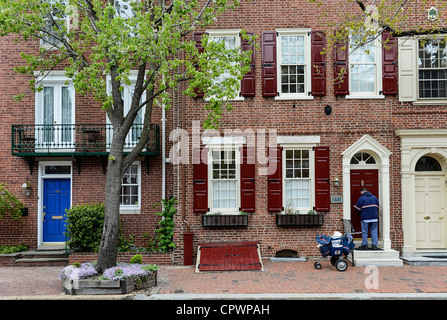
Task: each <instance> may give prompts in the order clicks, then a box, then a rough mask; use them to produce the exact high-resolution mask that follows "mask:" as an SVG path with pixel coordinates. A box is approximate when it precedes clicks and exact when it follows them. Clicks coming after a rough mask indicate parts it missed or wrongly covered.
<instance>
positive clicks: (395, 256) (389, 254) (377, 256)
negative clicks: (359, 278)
mask: <svg viewBox="0 0 447 320" xmlns="http://www.w3.org/2000/svg"><path fill="white" fill-rule="evenodd" d="M348 258H349V259H350V261H352V255H349V256H348ZM354 264H355V265H356V266H358V267H360V266H378V267H402V266H403V261H402V260H401V259H400V258H399V251H396V250H393V249H388V250H355V249H354Z"/></svg>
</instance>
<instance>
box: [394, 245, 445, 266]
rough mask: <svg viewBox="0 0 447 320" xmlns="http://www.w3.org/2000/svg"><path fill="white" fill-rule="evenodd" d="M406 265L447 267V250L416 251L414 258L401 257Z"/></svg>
mask: <svg viewBox="0 0 447 320" xmlns="http://www.w3.org/2000/svg"><path fill="white" fill-rule="evenodd" d="M401 259H402V260H403V262H404V263H405V264H409V265H413V266H447V250H444V249H439V250H437V249H434V250H433V249H432V250H429V249H427V250H416V251H415V252H414V255H413V256H412V257H405V256H404V257H401Z"/></svg>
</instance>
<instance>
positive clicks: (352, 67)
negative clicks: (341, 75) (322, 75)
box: [348, 35, 383, 98]
mask: <svg viewBox="0 0 447 320" xmlns="http://www.w3.org/2000/svg"><path fill="white" fill-rule="evenodd" d="M350 40H351V42H350V49H349V50H350V53H349V81H350V88H349V91H350V95H349V96H348V98H349V97H352V98H379V97H383V96H382V95H381V92H379V91H381V90H382V69H381V64H380V62H381V61H382V48H381V45H380V43H379V41H378V39H377V38H374V37H369V38H367V39H366V41H364V40H363V37H362V36H355V35H353V36H351V37H350Z"/></svg>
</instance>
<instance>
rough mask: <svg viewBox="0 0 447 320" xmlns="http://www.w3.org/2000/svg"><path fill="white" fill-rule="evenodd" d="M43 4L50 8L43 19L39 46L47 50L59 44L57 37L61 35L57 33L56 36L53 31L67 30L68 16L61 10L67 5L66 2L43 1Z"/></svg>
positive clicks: (57, 0)
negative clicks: (43, 23) (43, 24)
mask: <svg viewBox="0 0 447 320" xmlns="http://www.w3.org/2000/svg"><path fill="white" fill-rule="evenodd" d="M44 2H46V3H48V4H49V5H50V6H51V11H50V12H49V13H48V16H46V17H45V26H44V31H43V32H42V38H41V41H40V45H41V46H42V47H48V48H51V47H53V46H54V47H56V46H58V45H59V44H60V43H61V41H60V38H59V37H60V35H61V34H63V33H62V32H59V33H58V34H57V35H56V33H55V30H58V29H60V30H61V31H62V30H63V29H64V28H66V29H68V24H69V15H68V14H66V13H65V10H62V9H63V8H65V6H66V5H68V1H67V0H44ZM58 5H59V6H58Z"/></svg>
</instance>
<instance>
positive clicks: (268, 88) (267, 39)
mask: <svg viewBox="0 0 447 320" xmlns="http://www.w3.org/2000/svg"><path fill="white" fill-rule="evenodd" d="M277 93H278V90H277V83H276V31H263V32H262V95H263V96H264V97H276V95H277Z"/></svg>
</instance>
